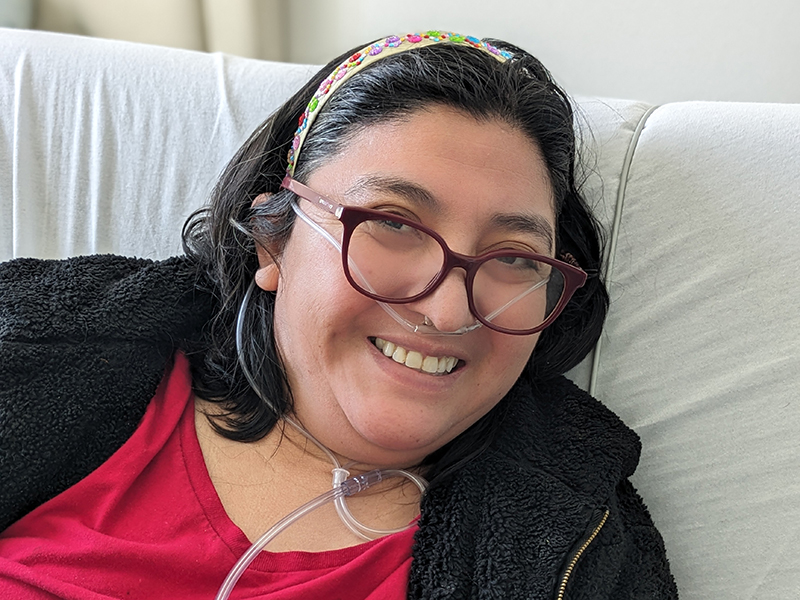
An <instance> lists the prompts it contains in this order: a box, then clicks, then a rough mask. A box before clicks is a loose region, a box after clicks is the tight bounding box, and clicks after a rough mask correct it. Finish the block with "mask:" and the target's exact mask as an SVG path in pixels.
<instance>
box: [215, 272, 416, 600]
mask: <svg viewBox="0 0 800 600" xmlns="http://www.w3.org/2000/svg"><path fill="white" fill-rule="evenodd" d="M254 287H255V282H252V283H251V284H250V287H249V288H248V289H247V292H246V293H245V296H244V299H243V300H242V305H241V306H240V308H239V314H238V316H237V319H236V350H237V354H238V359H239V366H240V367H241V368H242V372H243V373H244V376H245V377H246V378H247V381H248V382H249V383H250V387H252V388H253V391H255V393H256V394H257V395H258V397H259V398H261V400H262V401H263V402H264V403H265V404H266V405H267V406H269V407H271V408H274V407H273V405H272V403H271V402H270V401H269V400H268V399H267V398H266V397H264V395H263V394H262V393H261V390H260V389H259V387H258V385H257V384H256V382H255V379H254V378H253V376H252V374H251V373H250V369H249V368H248V367H247V364H246V361H245V360H244V353H243V351H242V331H243V329H244V315H245V311H246V307H247V304H248V303H249V301H250V296H251V295H252V292H253V288H254ZM282 418H283V420H284V421H286V423H288V424H289V425H291V426H292V427H294V428H295V429H297V431H299V432H300V433H301V434H302V435H304V436H305V437H306V438H308V440H309V441H311V442H312V443H313V444H314V445H316V446H317V447H318V448H319V449H320V450H322V452H323V453H324V454H325V455H327V457H328V458H329V459H330V460H331V462H332V463H333V467H334V468H333V470H332V473H333V487H332V489H330V490H328V491H327V492H325V493H324V494H321V495H320V496H318V497H316V498H314V499H313V500H311V501H309V502H307V503H306V504H304V505H302V506H301V507H299V508H298V509H296V510H294V511H293V512H291V513H289V514H288V515H286V516H285V517H283V518H282V519H281V520H280V521H278V522H277V523H275V525H273V526H272V527H271V528H270V529H269V530H268V531H267V532H266V533H264V535H262V536H261V537H260V538H258V540H256V541H255V543H253V545H252V546H250V548H249V549H248V550H247V552H245V553H244V554H243V555H242V556H241V558H240V559H239V560H238V561H237V562H236V564H235V565H234V566H233V568H232V569H231V571H230V573H228V576H227V577H226V578H225V581H224V582H223V583H222V586H221V587H220V588H219V591H218V592H217V595H216V596H215V600H227V599H228V597H229V596H230V594H231V591H233V587H234V586H235V585H236V582H237V581H239V578H240V577H241V576H242V574H243V573H244V572H245V570H246V569H247V567H248V566H250V563H252V562H253V560H255V558H256V556H258V554H259V553H260V552H261V551H262V550H263V549H264V548H265V547H266V545H267V544H269V542H271V541H272V540H273V539H274V538H275V537H276V536H277V535H278V534H280V533H281V532H282V531H283V530H284V529H286V528H287V527H289V526H290V525H291V524H292V523H294V522H295V521H297V520H298V519H300V518H301V517H303V516H305V515H307V514H308V513H310V512H311V511H313V510H315V509H317V508H319V507H320V506H323V505H324V504H327V503H328V502H333V503H334V506H335V507H336V512H337V514H338V515H339V518H340V519H341V520H342V523H344V524H345V525H346V526H347V528H348V529H349V530H350V531H352V532H353V533H354V534H355V535H357V536H358V537H360V538H362V539H364V540H372V539H376V538H379V537H381V536H384V535H389V534H392V533H398V532H400V531H403V530H405V529H407V528H408V527H409V526H408V525H407V526H405V527H400V528H398V529H374V528H372V527H368V526H366V525H364V524H363V523H361V522H360V521H358V519H356V518H355V517H354V516H353V514H352V513H351V512H350V509H349V508H348V506H347V501H346V498H347V497H348V496H352V495H353V494H357V493H358V492H361V491H363V490H365V489H367V488H368V487H370V486H372V485H375V484H377V483H380V482H381V481H383V480H385V479H389V478H391V477H406V478H408V479H410V480H411V481H412V482H414V484H416V486H417V487H418V488H419V490H420V492H421V493H425V489H426V488H427V485H428V484H427V482H426V481H425V479H423V478H422V477H420V476H419V475H415V474H414V473H410V472H408V471H405V470H402V469H375V470H373V471H369V472H367V473H363V474H361V475H357V476H356V477H350V473H349V471H347V469H345V468H343V467H342V466H341V464H340V463H339V460H338V459H337V458H336V456H335V455H334V454H333V452H331V451H330V450H329V449H328V448H326V447H325V445H324V444H323V443H322V442H320V441H319V440H317V439H316V438H315V437H314V436H313V435H311V433H310V432H308V431H306V430H305V428H304V427H303V426H302V425H300V424H299V423H297V422H296V421H294V420H293V419H292V418H291V417H288V416H284V417H282ZM348 477H350V478H349V479H348Z"/></svg>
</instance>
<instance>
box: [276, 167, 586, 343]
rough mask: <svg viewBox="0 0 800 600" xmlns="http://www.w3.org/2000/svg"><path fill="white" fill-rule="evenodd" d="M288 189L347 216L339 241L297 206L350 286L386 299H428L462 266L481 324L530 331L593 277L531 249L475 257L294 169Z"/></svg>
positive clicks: (513, 332) (422, 228)
mask: <svg viewBox="0 0 800 600" xmlns="http://www.w3.org/2000/svg"><path fill="white" fill-rule="evenodd" d="M281 187H283V188H286V189H288V190H290V191H292V192H294V193H295V194H296V195H297V196H299V197H300V198H304V199H305V200H308V201H309V202H311V203H312V204H314V205H315V206H318V207H321V208H322V209H324V210H325V211H327V212H329V213H331V214H332V215H334V216H335V217H336V218H337V219H338V220H339V221H340V222H341V224H342V226H343V228H344V233H343V235H342V240H341V244H340V243H339V242H337V241H336V240H335V238H333V237H332V236H331V235H330V234H329V233H328V232H327V231H326V230H324V229H323V228H321V227H320V226H319V224H317V223H315V222H314V221H312V220H311V219H310V218H308V217H307V215H305V214H304V213H303V212H302V211H300V210H299V208H296V209H295V210H296V211H297V212H298V214H299V215H300V216H301V217H303V218H304V220H306V221H307V222H308V223H309V224H310V225H311V226H312V227H314V229H316V230H317V231H319V232H320V233H321V234H323V235H325V236H326V237H327V238H329V241H331V243H333V244H334V245H336V246H337V247H338V248H339V249H340V251H341V255H342V268H343V270H344V275H345V277H346V278H347V281H348V282H349V283H350V285H351V286H353V288H355V289H356V290H357V291H359V292H360V293H362V294H363V295H365V296H367V297H368V298H372V299H373V300H376V301H378V302H381V303H387V304H407V303H410V302H416V301H418V300H421V299H422V298H425V297H426V296H428V295H430V294H432V293H433V292H434V291H435V290H436V288H437V287H438V286H439V285H440V284H441V283H442V281H444V279H445V277H447V274H448V273H450V271H451V270H453V269H454V268H456V267H458V268H461V269H464V271H465V272H466V277H465V280H464V282H465V285H466V288H467V302H468V304H469V310H470V312H471V313H472V314H473V315H474V316H475V318H476V319H477V320H478V321H479V322H480V323H482V324H483V325H485V326H486V327H489V328H490V329H493V330H495V331H499V332H501V333H507V334H511V335H530V334H533V333H537V332H539V331H541V330H542V329H544V328H545V327H547V326H548V325H550V324H551V323H552V322H553V321H554V320H555V319H556V317H558V315H559V314H560V313H561V311H562V310H563V309H564V307H565V306H566V305H567V302H569V299H570V298H571V297H572V295H573V294H574V293H575V290H577V289H578V288H580V287H581V286H582V285H583V284H584V283H585V282H586V273H585V272H584V271H582V270H581V269H580V268H578V267H576V266H573V265H570V264H567V263H565V262H563V261H560V260H557V259H555V258H551V257H549V256H542V255H539V254H534V253H531V252H522V251H518V250H513V249H503V250H496V251H492V252H487V253H485V254H481V255H480V256H475V257H472V256H465V255H463V254H458V253H456V252H453V251H452V250H450V248H448V247H447V244H446V243H445V241H444V239H443V238H442V237H441V236H440V235H439V234H438V233H436V232H435V231H433V230H432V229H429V228H427V227H425V226H424V225H421V224H420V223H417V222H415V221H412V220H410V219H406V218H404V217H401V216H399V215H395V214H392V213H388V212H386V211H380V210H373V209H368V208H356V207H352V206H344V205H342V204H338V203H335V202H332V201H330V200H328V199H327V198H325V197H324V196H321V195H320V194H318V193H317V192H315V191H314V190H312V189H311V188H309V187H308V186H306V185H303V184H302V183H300V182H298V181H296V180H295V179H293V178H292V177H290V176H289V175H287V176H286V177H285V178H284V179H283V182H282V183H281ZM395 314H396V313H395ZM393 316H395V315H393ZM395 318H397V317H395ZM400 319H402V317H400ZM467 330H469V329H467ZM456 333H463V331H459V332H456Z"/></svg>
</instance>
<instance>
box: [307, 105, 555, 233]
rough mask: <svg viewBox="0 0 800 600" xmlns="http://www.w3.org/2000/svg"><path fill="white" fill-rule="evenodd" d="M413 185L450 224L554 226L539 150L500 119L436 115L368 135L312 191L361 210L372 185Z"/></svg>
mask: <svg viewBox="0 0 800 600" xmlns="http://www.w3.org/2000/svg"><path fill="white" fill-rule="evenodd" d="M376 180H382V181H390V180H396V181H398V182H408V183H411V184H413V185H414V186H417V187H419V188H420V189H421V190H424V191H425V192H427V195H429V196H430V198H432V199H433V200H434V202H433V203H430V206H429V208H430V209H433V210H436V211H438V212H440V213H442V214H445V215H446V216H447V217H448V218H454V217H455V216H456V215H462V216H463V215H466V216H467V217H472V218H474V219H481V218H483V219H487V218H491V216H492V215H496V214H503V213H505V214H519V213H531V212H532V213H536V214H537V215H540V216H543V217H545V218H547V219H548V220H549V221H550V222H551V223H554V219H555V217H554V210H553V194H552V188H551V185H550V178H549V175H548V172H547V168H546V165H545V163H544V160H543V159H542V156H541V152H540V151H539V148H538V146H537V145H536V144H535V143H534V142H533V141H531V140H530V139H529V138H528V137H527V136H526V135H525V134H523V133H522V132H521V131H519V130H517V129H515V128H513V127H511V126H510V125H508V124H507V123H505V122H503V121H500V120H497V119H480V120H479V119H475V118H474V117H472V116H470V115H467V114H465V113H462V112H460V111H457V110H455V109H451V108H447V107H439V106H437V107H432V108H427V109H424V110H420V111H417V112H415V113H412V114H411V115H409V116H407V117H405V118H402V119H399V120H394V121H390V122H386V123H379V124H377V125H372V126H369V127H366V128H364V129H363V130H361V131H359V132H358V133H356V134H355V135H353V136H352V137H351V138H350V139H349V140H348V141H347V143H345V144H344V145H343V147H342V148H341V149H340V151H339V152H338V153H337V154H336V155H334V156H333V157H331V158H330V159H329V160H328V161H326V162H325V163H324V164H323V165H322V166H321V167H319V168H318V169H316V170H315V171H314V172H313V173H312V175H311V177H309V180H308V183H309V185H311V187H315V186H317V187H318V189H319V190H320V191H325V192H328V193H336V194H339V195H340V197H344V196H346V197H347V200H348V201H356V202H358V192H359V190H363V189H366V188H368V187H369V186H368V185H365V182H367V183H368V182H370V181H376Z"/></svg>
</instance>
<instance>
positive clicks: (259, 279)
mask: <svg viewBox="0 0 800 600" xmlns="http://www.w3.org/2000/svg"><path fill="white" fill-rule="evenodd" d="M270 195H271V194H259V195H258V196H256V197H255V198H254V199H253V202H252V204H251V205H250V206H257V205H258V204H261V203H262V202H266V201H267V200H268V199H269V197H270ZM256 253H257V254H258V270H257V271H256V274H255V280H256V285H257V286H258V287H260V288H261V289H262V290H264V291H265V292H274V291H276V290H277V289H278V279H279V276H280V272H279V270H278V265H277V264H276V263H275V259H274V258H272V255H271V254H270V253H269V252H267V249H266V248H264V247H263V246H261V245H260V244H256Z"/></svg>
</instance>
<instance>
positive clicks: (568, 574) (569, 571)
mask: <svg viewBox="0 0 800 600" xmlns="http://www.w3.org/2000/svg"><path fill="white" fill-rule="evenodd" d="M608 515H609V510H608V509H606V512H605V514H604V515H603V518H602V519H601V520H600V523H599V524H598V525H597V527H595V528H594V531H592V534H591V535H590V536H589V537H588V538H586V541H585V542H583V545H582V546H581V547H580V548H578V551H577V552H576V553H575V555H574V556H573V557H572V560H571V561H570V562H569V566H568V567H567V570H566V571H564V577H562V578H561V585H559V586H558V595H557V596H556V600H564V594H565V593H566V591H567V583H568V582H569V578H570V577H571V576H572V571H574V570H575V565H577V564H578V561H579V560H580V558H581V556H582V555H583V553H584V552H586V549H587V548H588V547H589V544H591V543H592V542H593V541H594V538H596V537H597V534H598V533H600V530H601V529H602V528H603V525H605V524H606V521H607V520H608Z"/></svg>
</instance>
